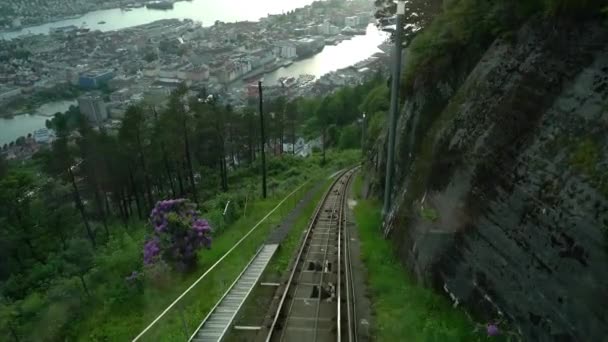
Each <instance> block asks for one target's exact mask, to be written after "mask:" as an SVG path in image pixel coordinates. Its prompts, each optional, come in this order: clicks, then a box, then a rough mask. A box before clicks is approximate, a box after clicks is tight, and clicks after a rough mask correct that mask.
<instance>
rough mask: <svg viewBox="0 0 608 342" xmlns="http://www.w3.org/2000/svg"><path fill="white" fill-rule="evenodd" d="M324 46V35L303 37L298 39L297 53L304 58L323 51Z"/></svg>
mask: <svg viewBox="0 0 608 342" xmlns="http://www.w3.org/2000/svg"><path fill="white" fill-rule="evenodd" d="M324 46H325V39H323V37H312V38H302V39H299V40H297V41H296V53H297V55H298V57H299V58H304V57H308V56H310V55H313V54H315V53H317V52H319V51H321V50H322V49H323V47H324Z"/></svg>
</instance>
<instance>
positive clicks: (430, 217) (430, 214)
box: [420, 208, 439, 222]
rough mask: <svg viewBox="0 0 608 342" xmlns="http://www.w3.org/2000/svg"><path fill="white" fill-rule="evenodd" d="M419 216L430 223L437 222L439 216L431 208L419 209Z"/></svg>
mask: <svg viewBox="0 0 608 342" xmlns="http://www.w3.org/2000/svg"><path fill="white" fill-rule="evenodd" d="M420 215H421V216H422V218H423V219H425V220H427V221H430V222H437V220H438V219H439V214H438V213H437V210H435V209H433V208H422V209H420Z"/></svg>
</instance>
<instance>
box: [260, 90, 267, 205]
mask: <svg viewBox="0 0 608 342" xmlns="http://www.w3.org/2000/svg"><path fill="white" fill-rule="evenodd" d="M258 91H259V96H260V125H261V127H260V135H261V140H262V141H261V145H262V197H263V198H266V153H265V152H264V145H266V137H265V136H264V106H263V103H264V100H263V97H262V81H258Z"/></svg>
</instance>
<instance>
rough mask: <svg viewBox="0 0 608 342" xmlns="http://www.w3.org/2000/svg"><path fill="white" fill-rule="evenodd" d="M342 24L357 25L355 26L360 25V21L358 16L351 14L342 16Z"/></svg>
mask: <svg viewBox="0 0 608 342" xmlns="http://www.w3.org/2000/svg"><path fill="white" fill-rule="evenodd" d="M344 25H346V26H350V27H357V26H359V25H361V23H360V20H359V17H358V16H352V17H346V18H344Z"/></svg>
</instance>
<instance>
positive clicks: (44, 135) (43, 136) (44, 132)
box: [34, 128, 51, 144]
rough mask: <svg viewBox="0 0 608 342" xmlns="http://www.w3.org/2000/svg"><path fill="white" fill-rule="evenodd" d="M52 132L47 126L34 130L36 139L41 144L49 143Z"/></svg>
mask: <svg viewBox="0 0 608 342" xmlns="http://www.w3.org/2000/svg"><path fill="white" fill-rule="evenodd" d="M50 139H51V134H50V132H49V130H48V129H47V128H41V129H39V130H37V131H35V132H34V141H35V142H37V143H39V144H48V143H49V141H50Z"/></svg>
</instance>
